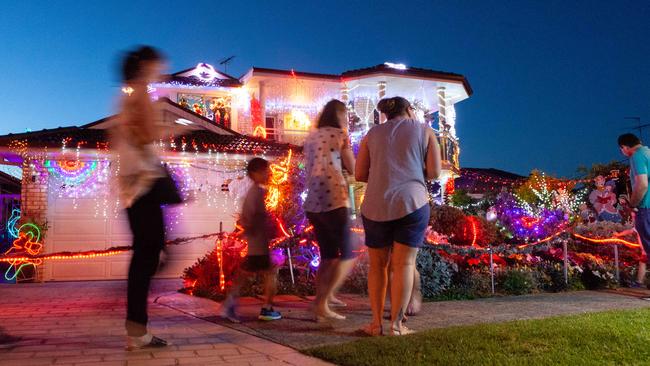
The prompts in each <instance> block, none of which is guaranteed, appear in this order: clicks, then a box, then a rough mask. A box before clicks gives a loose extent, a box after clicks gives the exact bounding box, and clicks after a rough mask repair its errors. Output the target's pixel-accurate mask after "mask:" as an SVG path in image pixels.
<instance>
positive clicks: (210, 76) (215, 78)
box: [164, 63, 241, 87]
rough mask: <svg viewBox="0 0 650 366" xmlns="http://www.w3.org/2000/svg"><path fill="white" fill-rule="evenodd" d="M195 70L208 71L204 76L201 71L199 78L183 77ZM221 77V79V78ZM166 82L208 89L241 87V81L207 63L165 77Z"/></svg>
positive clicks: (195, 76) (194, 76)
mask: <svg viewBox="0 0 650 366" xmlns="http://www.w3.org/2000/svg"><path fill="white" fill-rule="evenodd" d="M195 70H204V71H208V73H206V74H205V75H202V74H201V73H200V72H199V71H196V72H199V75H201V76H202V77H199V76H197V75H183V74H186V73H188V72H190V71H195ZM219 76H221V77H219ZM164 82H166V83H172V84H173V83H178V84H185V85H194V86H206V87H239V86H241V82H240V81H239V79H237V78H235V77H232V76H230V75H228V74H226V73H225V72H222V71H217V70H215V69H214V67H213V66H212V65H209V64H206V63H200V64H198V65H197V66H195V67H190V68H188V69H185V70H181V71H178V72H175V73H173V74H170V75H166V76H165V80H164Z"/></svg>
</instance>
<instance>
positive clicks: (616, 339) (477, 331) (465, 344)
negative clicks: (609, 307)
mask: <svg viewBox="0 0 650 366" xmlns="http://www.w3.org/2000/svg"><path fill="white" fill-rule="evenodd" d="M305 353H307V354H309V355H312V356H315V357H319V358H322V359H324V360H327V361H330V362H333V363H335V364H339V365H354V366H360V365H400V366H403V365H585V364H587V365H630V364H634V365H650V309H640V310H625V311H608V312H602V313H591V314H582V315H574V316H562V317H555V318H549V319H541V320H523V321H514V322H507V323H497V324H484V325H473V326H462V327H452V328H445V329H433V330H429V331H425V332H421V333H418V334H415V335H411V336H403V337H375V338H365V339H362V340H358V341H355V342H350V343H346V344H343V345H336V346H326V347H318V348H312V349H309V350H307V351H305Z"/></svg>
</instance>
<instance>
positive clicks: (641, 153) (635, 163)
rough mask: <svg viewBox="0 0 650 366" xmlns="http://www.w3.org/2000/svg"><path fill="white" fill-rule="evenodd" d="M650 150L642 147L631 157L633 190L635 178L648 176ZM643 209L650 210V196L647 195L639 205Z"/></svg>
mask: <svg viewBox="0 0 650 366" xmlns="http://www.w3.org/2000/svg"><path fill="white" fill-rule="evenodd" d="M649 165H650V149H648V147H647V146H641V147H640V148H638V149H637V150H636V151H635V152H634V154H632V156H631V157H630V181H631V183H632V189H633V190H634V178H636V176H637V175H641V174H645V175H648V170H650V167H649ZM639 207H641V208H650V194H648V192H646V193H645V195H644V196H643V199H642V200H641V203H640V204H639Z"/></svg>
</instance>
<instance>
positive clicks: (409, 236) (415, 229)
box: [362, 204, 431, 248]
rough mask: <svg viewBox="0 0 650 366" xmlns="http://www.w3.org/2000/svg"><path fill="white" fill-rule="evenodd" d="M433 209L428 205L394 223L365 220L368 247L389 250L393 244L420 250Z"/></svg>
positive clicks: (364, 226) (393, 221)
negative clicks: (396, 243)
mask: <svg viewBox="0 0 650 366" xmlns="http://www.w3.org/2000/svg"><path fill="white" fill-rule="evenodd" d="M430 213H431V208H430V207H429V204H426V205H424V206H422V207H420V208H419V209H417V210H416V211H414V212H412V213H410V214H408V215H406V216H404V217H402V218H400V219H397V220H392V221H372V220H369V219H367V218H365V217H362V218H363V228H364V229H365V231H366V246H368V247H369V248H387V247H390V246H391V245H393V242H398V243H401V244H405V245H408V246H409V247H412V248H419V247H420V246H421V245H422V243H423V242H424V234H425V233H426V231H427V226H429V216H430Z"/></svg>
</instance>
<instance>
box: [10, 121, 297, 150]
mask: <svg viewBox="0 0 650 366" xmlns="http://www.w3.org/2000/svg"><path fill="white" fill-rule="evenodd" d="M15 140H27V143H28V146H29V147H48V148H61V146H63V142H64V141H65V144H66V146H67V147H69V148H76V147H77V146H79V147H80V148H89V149H94V148H103V147H105V146H107V145H106V144H107V142H108V134H107V131H106V130H102V129H93V128H84V127H77V126H70V127H59V128H52V129H44V130H41V131H35V132H26V133H18V134H8V135H4V136H0V147H8V146H9V144H10V143H11V142H12V141H15ZM172 140H173V142H174V144H175V145H176V146H177V149H178V150H180V149H181V146H182V144H183V142H185V143H186V145H187V147H186V151H192V152H194V151H198V152H208V150H211V151H217V152H225V153H239V154H257V153H266V154H272V155H279V154H284V153H285V152H286V151H287V150H289V149H294V150H300V147H297V146H293V145H290V144H281V143H276V142H272V141H266V140H263V139H259V138H253V137H249V136H244V135H239V134H238V135H221V134H218V133H214V132H211V131H208V130H194V131H191V132H189V133H187V134H184V135H180V136H174V137H170V138H167V139H165V140H163V141H164V142H172Z"/></svg>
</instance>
